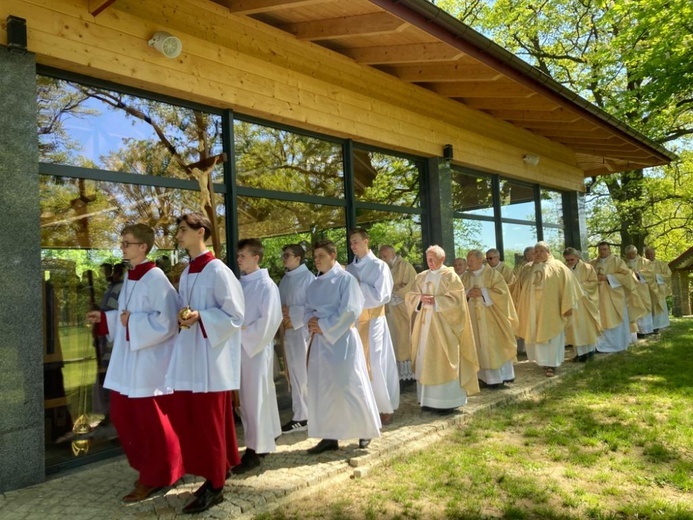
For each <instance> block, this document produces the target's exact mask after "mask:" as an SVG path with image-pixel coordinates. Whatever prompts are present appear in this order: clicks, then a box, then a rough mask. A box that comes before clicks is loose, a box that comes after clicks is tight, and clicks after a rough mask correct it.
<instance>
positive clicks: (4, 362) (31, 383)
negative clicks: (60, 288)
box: [0, 46, 44, 492]
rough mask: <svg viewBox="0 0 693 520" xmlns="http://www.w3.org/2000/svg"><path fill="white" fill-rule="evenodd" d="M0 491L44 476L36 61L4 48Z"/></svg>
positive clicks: (0, 65)
mask: <svg viewBox="0 0 693 520" xmlns="http://www.w3.org/2000/svg"><path fill="white" fill-rule="evenodd" d="M0 128H1V129H2V131H0V208H2V211H1V213H0V215H2V225H1V226H0V287H2V298H0V461H2V462H0V492H2V491H8V490H11V489H17V488H21V487H25V486H28V485H31V484H35V483H37V482H41V481H42V480H43V479H44V441H43V436H44V427H43V323H42V322H43V313H42V303H41V300H42V295H41V291H42V289H41V262H40V257H41V235H40V229H39V221H40V218H39V217H40V208H39V174H38V143H37V132H36V61H35V59H34V56H33V55H31V54H24V55H20V54H15V53H11V52H9V51H8V50H7V49H6V48H5V47H3V46H0Z"/></svg>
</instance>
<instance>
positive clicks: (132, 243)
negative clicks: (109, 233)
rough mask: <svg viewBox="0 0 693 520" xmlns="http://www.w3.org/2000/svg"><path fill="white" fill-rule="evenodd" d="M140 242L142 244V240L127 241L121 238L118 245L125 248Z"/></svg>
mask: <svg viewBox="0 0 693 520" xmlns="http://www.w3.org/2000/svg"><path fill="white" fill-rule="evenodd" d="M142 244H144V242H128V241H127V240H123V241H122V242H121V243H120V247H122V248H124V249H127V248H128V247H130V246H141V245H142Z"/></svg>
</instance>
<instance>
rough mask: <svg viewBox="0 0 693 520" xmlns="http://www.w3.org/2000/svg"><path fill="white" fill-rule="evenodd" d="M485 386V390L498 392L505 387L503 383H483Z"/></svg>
mask: <svg viewBox="0 0 693 520" xmlns="http://www.w3.org/2000/svg"><path fill="white" fill-rule="evenodd" d="M484 384H485V385H486V388H488V389H489V390H500V389H501V388H503V387H504V386H505V383H491V384H489V383H484Z"/></svg>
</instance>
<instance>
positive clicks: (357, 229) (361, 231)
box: [349, 227, 371, 240]
mask: <svg viewBox="0 0 693 520" xmlns="http://www.w3.org/2000/svg"><path fill="white" fill-rule="evenodd" d="M356 234H358V235H359V236H360V237H361V238H362V239H363V240H370V238H371V237H370V236H368V231H366V230H365V229H364V228H362V227H355V228H353V229H352V230H351V231H349V238H351V235H356Z"/></svg>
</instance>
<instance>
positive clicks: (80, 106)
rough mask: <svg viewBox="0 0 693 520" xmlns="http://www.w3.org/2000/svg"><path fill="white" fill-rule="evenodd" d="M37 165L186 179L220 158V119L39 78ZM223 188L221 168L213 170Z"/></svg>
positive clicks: (72, 83)
mask: <svg viewBox="0 0 693 520" xmlns="http://www.w3.org/2000/svg"><path fill="white" fill-rule="evenodd" d="M37 81H38V97H37V100H38V109H39V110H38V133H39V153H40V160H41V161H42V162H47V163H57V164H65V165H72V166H81V167H85V168H96V169H101V170H110V171H118V172H126V173H132V174H139V175H153V176H157V177H175V178H180V179H189V178H190V175H189V174H188V173H187V172H186V170H185V168H184V166H188V165H191V164H194V163H197V162H199V161H202V160H205V159H208V158H210V157H213V156H216V155H218V154H220V153H221V151H222V150H221V148H222V144H221V116H218V115H214V114H209V113H205V112H201V111H198V110H192V109H189V108H184V107H180V106H175V105H170V104H167V103H162V102H160V101H153V100H151V99H145V98H140V97H136V96H131V95H128V94H123V93H120V92H115V91H111V90H106V89H100V88H95V87H90V86H87V85H82V84H79V83H75V82H70V81H64V80H58V79H54V78H49V77H45V76H39V77H38V80H37ZM209 167H210V168H212V170H211V172H212V180H213V181H215V182H223V166H222V165H221V164H217V165H215V166H213V167H212V165H210V166H209Z"/></svg>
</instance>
